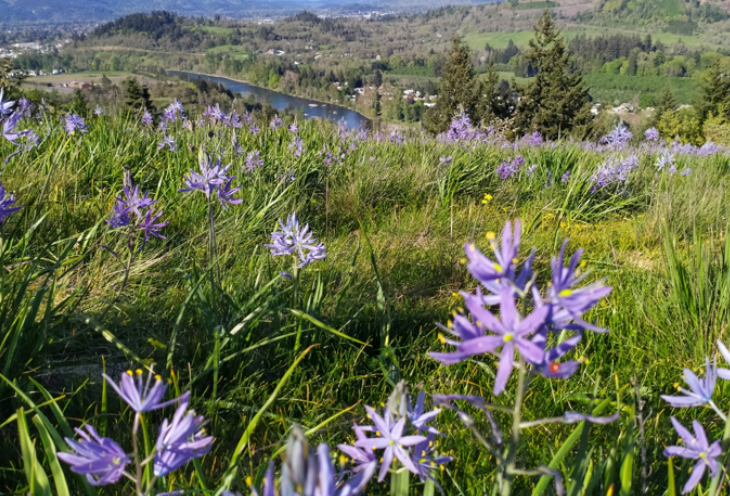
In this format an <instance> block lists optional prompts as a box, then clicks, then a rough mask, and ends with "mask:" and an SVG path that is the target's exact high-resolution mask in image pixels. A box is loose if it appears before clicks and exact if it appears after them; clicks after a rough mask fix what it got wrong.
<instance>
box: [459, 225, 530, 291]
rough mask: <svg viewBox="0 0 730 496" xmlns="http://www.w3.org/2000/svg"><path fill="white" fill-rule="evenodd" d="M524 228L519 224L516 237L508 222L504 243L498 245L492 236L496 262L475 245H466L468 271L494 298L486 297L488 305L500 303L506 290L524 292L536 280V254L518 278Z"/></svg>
mask: <svg viewBox="0 0 730 496" xmlns="http://www.w3.org/2000/svg"><path fill="white" fill-rule="evenodd" d="M520 233H521V225H520V221H519V220H515V227H514V233H513V231H512V223H511V222H509V221H508V222H507V223H505V225H504V229H503V230H502V240H501V243H497V241H496V238H495V236H494V234H493V233H488V234H487V237H488V238H489V243H490V245H491V247H492V251H493V253H494V258H495V261H492V260H490V259H489V258H488V257H486V256H485V255H484V254H483V253H482V252H481V251H479V249H478V248H477V247H476V245H475V244H474V243H467V244H465V245H464V251H465V253H466V258H467V260H468V264H467V269H469V272H470V273H471V275H472V276H473V277H474V278H475V279H476V280H477V281H479V282H480V283H481V285H482V286H483V287H484V288H486V289H487V290H488V291H489V292H490V293H491V294H488V295H484V296H483V298H484V302H485V303H486V304H487V305H494V304H497V303H499V302H500V296H499V295H500V293H501V291H502V288H505V287H507V288H510V289H512V290H513V291H514V290H517V291H524V290H525V289H526V284H527V282H528V281H529V280H530V279H531V278H532V274H533V272H532V260H533V258H534V250H533V252H532V253H531V254H530V256H529V257H528V258H527V260H526V261H525V263H524V265H523V268H522V270H521V272H520V274H519V275H517V254H518V252H519V246H520Z"/></svg>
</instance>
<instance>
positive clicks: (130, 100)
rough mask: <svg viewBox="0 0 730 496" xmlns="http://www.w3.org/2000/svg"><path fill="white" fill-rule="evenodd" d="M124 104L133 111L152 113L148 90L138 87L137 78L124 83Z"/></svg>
mask: <svg viewBox="0 0 730 496" xmlns="http://www.w3.org/2000/svg"><path fill="white" fill-rule="evenodd" d="M124 104H125V105H126V106H127V107H129V108H130V109H133V110H149V111H150V112H152V111H154V105H153V104H152V100H151V99H150V90H149V89H147V87H146V86H140V85H139V81H137V78H133V77H130V78H127V79H126V80H125V81H124Z"/></svg>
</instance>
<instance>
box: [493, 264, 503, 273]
mask: <svg viewBox="0 0 730 496" xmlns="http://www.w3.org/2000/svg"><path fill="white" fill-rule="evenodd" d="M494 270H496V271H497V272H502V266H501V265H499V264H498V263H496V264H494Z"/></svg>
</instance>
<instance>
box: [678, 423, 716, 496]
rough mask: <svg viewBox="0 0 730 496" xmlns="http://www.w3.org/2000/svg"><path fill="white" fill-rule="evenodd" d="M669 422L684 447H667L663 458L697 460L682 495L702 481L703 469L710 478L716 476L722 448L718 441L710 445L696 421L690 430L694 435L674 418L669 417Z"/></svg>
mask: <svg viewBox="0 0 730 496" xmlns="http://www.w3.org/2000/svg"><path fill="white" fill-rule="evenodd" d="M671 420H672V425H673V426H674V429H675V430H676V431H677V434H679V437H680V438H682V441H683V442H684V446H668V447H667V448H666V449H665V450H664V456H666V457H670V456H678V457H680V458H688V459H690V460H697V463H696V464H695V466H694V468H693V469H692V475H690V477H689V479H688V480H687V483H686V484H685V485H684V488H683V489H682V494H687V493H688V492H690V491H691V490H692V489H694V488H695V486H697V484H699V482H700V480H702V476H703V475H704V474H705V469H707V468H709V469H710V477H715V475H717V472H718V470H719V464H718V462H717V459H718V458H719V457H720V454H721V453H722V448H721V447H720V442H719V441H715V442H714V443H712V444H710V443H709V441H708V440H707V435H706V434H705V430H704V429H703V428H702V425H701V424H700V423H699V422H697V421H696V420H694V421H692V428H693V429H694V431H695V432H694V435H693V434H692V433H691V432H690V431H689V430H688V429H686V428H685V427H684V426H683V425H682V424H680V423H679V422H678V421H677V419H675V418H674V417H671Z"/></svg>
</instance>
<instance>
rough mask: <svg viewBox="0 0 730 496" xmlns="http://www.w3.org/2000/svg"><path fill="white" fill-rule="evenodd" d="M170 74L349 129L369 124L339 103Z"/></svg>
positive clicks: (221, 79) (220, 79)
mask: <svg viewBox="0 0 730 496" xmlns="http://www.w3.org/2000/svg"><path fill="white" fill-rule="evenodd" d="M169 72H170V74H172V75H178V74H180V75H182V74H184V75H187V76H189V77H190V78H191V79H197V78H200V79H205V80H208V81H214V82H216V83H220V84H222V85H223V86H225V87H226V88H228V89H229V90H231V91H233V92H234V93H241V94H242V95H246V94H252V95H254V96H256V98H258V99H259V100H266V101H268V102H269V103H270V104H271V105H272V106H273V107H274V108H275V109H277V110H284V109H287V108H289V109H295V110H301V111H302V112H304V116H305V117H306V118H307V119H311V118H313V117H318V118H320V119H329V120H331V121H334V122H340V121H343V120H344V121H345V123H346V124H347V127H348V128H350V129H357V128H367V127H368V126H369V125H370V119H368V118H367V117H365V116H364V115H362V114H360V113H358V112H355V111H354V110H350V109H348V108H345V107H341V106H339V105H332V104H329V103H322V102H317V101H315V100H307V99H306V98H298V97H296V96H289V95H285V94H284V93H279V92H278V91H273V90H269V89H266V88H260V87H258V86H253V85H251V84H248V83H244V82H242V81H236V80H234V79H228V78H225V77H219V76H208V75H205V74H196V73H194V72H178V71H169Z"/></svg>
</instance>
